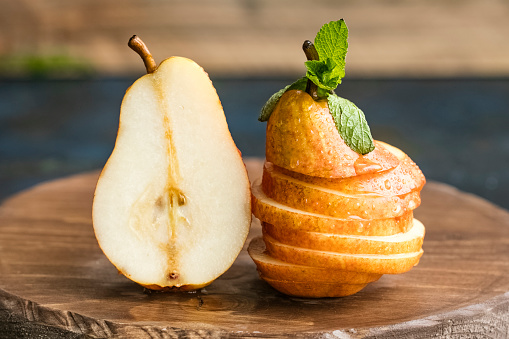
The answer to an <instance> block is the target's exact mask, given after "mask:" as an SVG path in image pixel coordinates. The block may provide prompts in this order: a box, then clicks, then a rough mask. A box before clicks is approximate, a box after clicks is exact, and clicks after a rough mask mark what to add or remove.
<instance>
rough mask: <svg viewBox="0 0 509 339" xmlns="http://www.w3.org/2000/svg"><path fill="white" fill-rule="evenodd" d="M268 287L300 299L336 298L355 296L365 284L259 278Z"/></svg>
mask: <svg viewBox="0 0 509 339" xmlns="http://www.w3.org/2000/svg"><path fill="white" fill-rule="evenodd" d="M261 278H262V279H263V280H265V281H266V282H267V283H268V284H269V285H270V286H272V287H273V288H274V289H276V290H278V291H279V292H281V293H284V294H286V295H290V296H294V297H301V298H336V297H346V296H349V295H352V294H355V293H357V292H359V291H360V290H362V289H363V288H364V287H366V285H367V283H366V284H337V283H326V282H316V281H313V280H309V281H291V280H290V281H289V280H275V279H270V278H267V277H264V276H263V275H262V276H261Z"/></svg>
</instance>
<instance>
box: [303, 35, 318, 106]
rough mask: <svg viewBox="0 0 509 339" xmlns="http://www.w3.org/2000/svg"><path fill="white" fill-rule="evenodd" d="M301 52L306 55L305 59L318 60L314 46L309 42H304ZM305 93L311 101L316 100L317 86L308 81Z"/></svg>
mask: <svg viewBox="0 0 509 339" xmlns="http://www.w3.org/2000/svg"><path fill="white" fill-rule="evenodd" d="M302 50H304V53H305V54H306V58H307V59H308V60H319V56H318V51H317V50H316V47H315V45H314V44H313V43H312V42H311V41H309V40H306V41H304V43H303V44H302ZM306 93H308V94H309V95H311V97H312V98H313V100H315V101H316V100H318V86H316V84H315V83H314V82H313V81H311V80H309V79H308V82H307V84H306Z"/></svg>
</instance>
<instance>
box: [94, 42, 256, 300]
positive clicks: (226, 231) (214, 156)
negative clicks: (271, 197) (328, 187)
mask: <svg viewBox="0 0 509 339" xmlns="http://www.w3.org/2000/svg"><path fill="white" fill-rule="evenodd" d="M133 38H134V37H133ZM144 61H146V60H145V59H144ZM146 64H147V63H146ZM148 69H149V67H148V66H147V70H148ZM93 223H94V230H95V234H96V237H97V240H98V242H99V245H100V247H101V248H102V250H103V252H104V253H105V254H106V256H107V257H108V259H109V260H110V261H111V262H112V263H113V264H114V265H115V266H116V267H117V269H118V270H119V271H120V272H121V273H123V274H124V275H125V276H126V277H128V278H129V279H131V280H133V281H135V282H137V283H139V284H141V285H143V286H146V287H148V288H153V289H166V288H167V289H170V288H180V289H182V290H190V289H196V288H200V287H203V286H206V285H208V284H209V283H211V282H212V281H213V280H214V279H216V278H217V277H218V276H219V275H221V274H222V273H223V272H225V271H226V270H227V269H228V268H229V267H230V266H231V265H232V264H233V262H234V260H235V259H236V257H237V256H238V254H239V252H240V250H241V249H242V247H243V244H244V242H245V239H246V237H247V234H248V231H249V227H250V223H251V209H250V187H249V180H248V177H247V172H246V168H245V166H244V164H243V162H242V158H241V155H240V152H239V151H238V149H237V147H236V146H235V143H234V142H233V139H232V137H231V135H230V132H229V130H228V126H227V123H226V119H225V116H224V113H223V109H222V106H221V103H220V101H219V98H218V96H217V93H216V91H215V89H214V87H213V85H212V82H211V81H210V79H209V77H208V75H207V74H206V73H205V72H204V70H203V69H202V68H201V67H200V66H198V65H197V64H196V63H195V62H193V61H192V60H189V59H186V58H182V57H172V58H169V59H166V60H165V61H163V62H162V63H161V65H160V66H159V67H157V69H155V70H153V72H151V73H150V71H149V74H147V75H145V76H143V77H141V78H140V79H138V80H137V81H136V82H135V83H134V84H133V85H132V86H131V87H130V88H129V89H128V90H127V92H126V94H125V97H124V100H123V102H122V107H121V112H120V122H119V129H118V135H117V140H116V143H115V148H114V150H113V153H112V154H111V156H110V158H109V159H108V162H107V163H106V165H105V167H104V169H103V171H102V173H101V176H100V178H99V181H98V183H97V187H96V191H95V198H94V204H93Z"/></svg>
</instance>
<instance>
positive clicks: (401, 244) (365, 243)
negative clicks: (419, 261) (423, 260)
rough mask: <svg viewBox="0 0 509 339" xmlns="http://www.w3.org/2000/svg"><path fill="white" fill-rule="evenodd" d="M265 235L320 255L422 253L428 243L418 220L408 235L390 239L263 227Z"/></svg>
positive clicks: (390, 237)
mask: <svg viewBox="0 0 509 339" xmlns="http://www.w3.org/2000/svg"><path fill="white" fill-rule="evenodd" d="M263 231H264V233H266V234H268V235H270V236H271V237H272V238H274V239H275V240H277V241H279V242H281V243H283V244H286V245H291V246H296V247H303V248H308V249H312V250H318V251H329V252H337V253H352V254H398V253H410V252H418V251H419V250H420V249H421V246H422V241H423V239H424V233H425V230H424V225H423V224H422V223H421V222H420V221H418V220H415V219H414V222H413V226H412V228H410V230H409V231H408V232H406V233H398V234H394V235H389V236H362V235H339V234H331V233H319V232H302V231H297V230H292V229H288V228H285V227H277V226H274V225H271V224H268V223H265V222H264V223H263Z"/></svg>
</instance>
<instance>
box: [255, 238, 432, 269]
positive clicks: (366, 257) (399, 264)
mask: <svg viewBox="0 0 509 339" xmlns="http://www.w3.org/2000/svg"><path fill="white" fill-rule="evenodd" d="M263 240H264V241H265V246H266V247H267V251H268V253H269V254H270V256H271V257H274V258H277V259H279V260H282V261H285V262H288V263H292V264H296V265H304V266H315V267H323V268H333V269H337V270H342V271H354V272H365V273H376V274H399V273H404V272H407V271H409V270H410V269H411V268H412V267H413V266H415V265H417V264H418V263H419V259H420V257H421V256H422V253H423V251H422V249H420V250H419V251H416V252H410V253H398V254H350V253H337V252H331V251H319V250H311V249H307V248H302V247H296V246H291V245H285V244H283V243H281V242H279V241H277V240H275V239H274V238H272V237H271V236H269V235H268V234H264V235H263Z"/></svg>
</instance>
